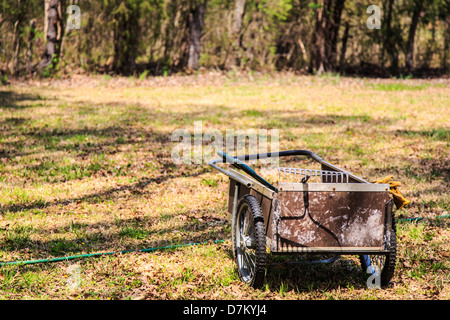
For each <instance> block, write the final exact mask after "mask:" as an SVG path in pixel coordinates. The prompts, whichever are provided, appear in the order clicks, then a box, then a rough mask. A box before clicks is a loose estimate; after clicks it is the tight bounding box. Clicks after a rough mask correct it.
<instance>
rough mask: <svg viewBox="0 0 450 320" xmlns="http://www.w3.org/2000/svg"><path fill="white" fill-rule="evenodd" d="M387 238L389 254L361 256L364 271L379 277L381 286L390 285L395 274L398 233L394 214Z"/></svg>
mask: <svg viewBox="0 0 450 320" xmlns="http://www.w3.org/2000/svg"><path fill="white" fill-rule="evenodd" d="M387 238H388V239H387V247H388V248H387V249H388V250H389V252H388V253H387V254H382V255H361V256H359V261H360V263H361V268H362V270H363V272H365V273H368V274H372V275H375V276H376V277H379V281H380V286H381V288H385V287H387V286H388V285H389V283H390V281H391V279H392V277H393V276H394V272H395V264H396V262H397V233H396V226H395V221H394V217H393V216H392V228H391V230H390V231H389V232H388V233H387ZM380 273H381V274H380Z"/></svg>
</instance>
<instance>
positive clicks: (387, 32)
mask: <svg viewBox="0 0 450 320" xmlns="http://www.w3.org/2000/svg"><path fill="white" fill-rule="evenodd" d="M393 7H394V0H389V2H388V4H387V10H386V11H387V13H386V21H384V22H383V29H384V30H383V46H382V48H381V53H380V62H381V67H383V68H384V62H385V57H384V53H385V52H386V49H387V48H388V46H390V42H391V21H392V9H393ZM389 50H392V49H389Z"/></svg>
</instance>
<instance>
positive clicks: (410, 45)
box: [405, 0, 423, 73]
mask: <svg viewBox="0 0 450 320" xmlns="http://www.w3.org/2000/svg"><path fill="white" fill-rule="evenodd" d="M413 5H414V8H413V15H412V18H411V24H410V26H409V32H408V42H407V47H406V55H405V65H406V71H407V72H408V73H411V72H412V71H413V69H414V43H415V37H416V30H417V26H418V24H419V21H420V15H421V13H422V10H423V1H421V0H415V1H413Z"/></svg>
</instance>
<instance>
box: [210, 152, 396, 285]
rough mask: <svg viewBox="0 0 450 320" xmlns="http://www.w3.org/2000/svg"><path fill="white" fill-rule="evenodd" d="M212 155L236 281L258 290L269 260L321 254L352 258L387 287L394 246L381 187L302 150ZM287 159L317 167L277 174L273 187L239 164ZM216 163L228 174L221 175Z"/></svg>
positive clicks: (390, 218) (387, 203) (386, 189)
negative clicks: (223, 180)
mask: <svg viewBox="0 0 450 320" xmlns="http://www.w3.org/2000/svg"><path fill="white" fill-rule="evenodd" d="M218 154H219V156H220V157H221V158H220V159H216V160H213V161H211V162H210V163H209V164H210V166H212V167H214V168H215V169H217V170H219V171H220V172H222V173H224V174H225V175H227V176H228V177H229V179H230V184H229V194H228V212H229V214H230V216H231V217H230V218H231V219H230V220H231V224H232V243H233V254H234V258H235V261H236V264H237V269H238V272H239V276H240V278H241V280H242V281H244V282H245V283H247V284H249V285H250V286H252V287H255V288H258V287H261V286H262V285H263V284H264V278H265V273H266V268H267V263H268V259H267V256H268V255H269V254H270V255H286V256H292V255H308V254H326V255H334V256H336V257H339V256H340V255H357V256H359V260H360V263H361V267H362V269H363V271H364V272H368V273H372V274H374V275H375V276H377V277H378V279H379V283H380V284H381V286H382V287H384V286H386V285H387V284H388V283H389V281H390V279H391V278H392V276H393V274H394V269H395V262H396V246H397V245H396V244H397V242H396V241H397V240H396V232H395V226H394V220H393V216H392V209H393V204H392V203H393V202H392V198H391V196H390V194H389V184H374V183H369V182H367V181H365V180H364V179H362V178H359V177H357V176H355V175H353V174H351V173H349V172H346V171H344V170H342V169H340V168H338V167H336V166H334V165H332V164H330V163H328V162H326V161H324V160H323V159H321V158H320V157H319V156H317V155H316V154H314V153H313V152H311V151H307V150H290V151H282V152H278V153H263V154H253V155H243V156H237V157H231V156H229V155H227V154H225V153H224V152H219V153H218ZM291 156H306V157H309V158H311V159H313V160H314V161H316V162H318V163H320V168H321V169H320V170H313V169H295V168H286V167H280V168H277V170H278V178H279V181H278V184H277V186H274V185H273V184H272V183H269V182H268V181H267V180H265V179H264V178H262V177H261V176H260V175H258V174H257V173H256V172H255V171H254V170H253V169H252V168H250V167H249V166H248V165H246V164H245V161H247V160H252V159H267V158H270V157H291ZM220 163H222V164H228V165H229V166H231V167H232V168H229V169H228V170H225V169H224V168H221V167H219V166H218V164H220ZM236 169H239V171H238V170H236ZM240 171H241V172H240ZM333 260H334V259H328V260H324V261H325V262H326V261H333Z"/></svg>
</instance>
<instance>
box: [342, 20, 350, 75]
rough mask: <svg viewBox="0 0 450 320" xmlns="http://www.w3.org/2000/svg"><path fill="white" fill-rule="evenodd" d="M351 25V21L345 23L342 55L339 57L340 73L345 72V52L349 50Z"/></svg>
mask: <svg viewBox="0 0 450 320" xmlns="http://www.w3.org/2000/svg"><path fill="white" fill-rule="evenodd" d="M349 29H350V26H349V23H348V22H346V23H345V30H344V36H343V37H342V48H341V56H340V58H339V73H340V74H343V73H344V71H345V53H346V51H347V42H348V32H349Z"/></svg>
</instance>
